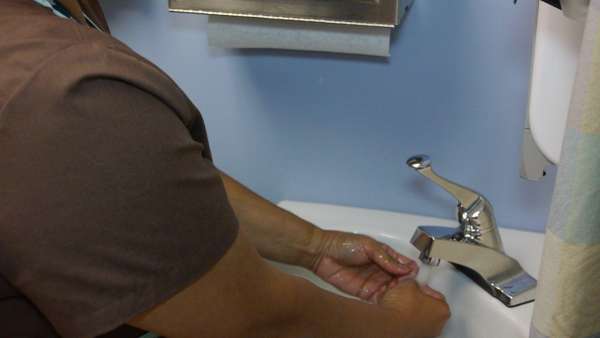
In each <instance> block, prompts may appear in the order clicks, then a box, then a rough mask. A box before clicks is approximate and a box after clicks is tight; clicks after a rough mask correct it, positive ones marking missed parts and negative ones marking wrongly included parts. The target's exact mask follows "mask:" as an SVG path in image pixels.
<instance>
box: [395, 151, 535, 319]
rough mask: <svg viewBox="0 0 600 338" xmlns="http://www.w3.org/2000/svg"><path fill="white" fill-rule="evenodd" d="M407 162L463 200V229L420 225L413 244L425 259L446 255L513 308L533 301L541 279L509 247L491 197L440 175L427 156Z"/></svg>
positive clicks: (436, 259)
mask: <svg viewBox="0 0 600 338" xmlns="http://www.w3.org/2000/svg"><path fill="white" fill-rule="evenodd" d="M406 164H408V166H409V167H411V168H413V169H414V170H416V171H417V172H418V173H419V174H421V175H423V176H425V177H427V178H428V179H430V180H431V181H433V182H434V183H436V184H437V185H439V186H440V187H441V188H443V189H444V190H446V191H447V192H448V193H450V194H451V195H452V196H454V197H455V198H456V199H457V200H458V206H457V216H458V223H459V225H458V227H457V228H448V227H439V226H419V227H418V228H417V229H416V230H415V233H414V234H413V237H412V239H411V244H412V245H414V246H415V247H416V248H417V249H418V250H419V251H420V255H419V259H420V260H421V261H422V262H423V263H425V264H428V265H434V266H437V265H439V264H440V261H441V260H444V261H447V262H449V263H451V264H452V265H454V266H455V267H456V268H457V269H458V270H459V271H461V272H463V273H464V274H465V275H467V276H468V277H469V278H471V279H472V280H473V281H474V282H476V283H477V284H478V285H479V286H481V287H482V288H483V289H484V290H485V291H487V292H488V293H489V294H490V295H492V296H493V297H495V298H497V299H499V300H500V301H501V302H502V303H504V304H505V305H506V306H508V307H514V306H517V305H521V304H525V303H529V302H532V301H533V300H534V298H535V288H536V286H537V281H536V280H535V278H533V277H532V276H531V275H529V274H528V273H527V272H526V271H525V270H524V269H523V268H522V267H521V265H520V264H519V262H518V261H517V260H515V259H514V258H512V257H510V256H508V255H507V254H506V253H505V252H504V247H503V245H502V238H501V237H500V232H499V231H498V226H497V225H496V219H495V217H494V210H493V208H492V204H491V203H490V202H489V200H488V199H487V198H485V197H484V196H483V195H481V194H479V193H477V192H475V191H473V190H471V189H469V188H466V187H464V186H462V185H460V184H457V183H454V182H452V181H449V180H447V179H445V178H443V177H441V176H439V175H438V174H436V173H435V172H434V171H433V168H432V167H431V159H430V158H429V156H427V155H417V156H413V157H411V158H410V159H408V161H407V162H406Z"/></svg>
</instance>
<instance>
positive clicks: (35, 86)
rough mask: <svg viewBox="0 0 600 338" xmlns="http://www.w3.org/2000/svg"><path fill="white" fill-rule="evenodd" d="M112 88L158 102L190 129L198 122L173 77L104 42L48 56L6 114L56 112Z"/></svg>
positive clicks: (114, 42) (71, 46)
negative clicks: (14, 111)
mask: <svg viewBox="0 0 600 338" xmlns="http://www.w3.org/2000/svg"><path fill="white" fill-rule="evenodd" d="M99 34H100V33H99ZM111 84H118V85H119V88H122V89H123V91H124V92H130V91H131V92H133V91H135V92H136V93H142V94H144V95H145V96H146V97H148V98H152V101H155V100H159V101H160V102H162V103H163V104H164V105H166V106H167V107H168V108H169V109H170V110H171V111H172V112H173V113H174V114H176V115H177V117H178V118H179V119H180V120H181V121H182V122H183V123H184V124H185V125H186V127H188V128H189V129H191V128H192V127H193V125H195V124H196V121H197V120H198V119H199V112H198V111H197V110H196V108H195V107H194V105H193V104H192V103H191V102H190V100H189V99H188V98H187V97H186V95H185V94H184V93H183V92H182V91H181V90H180V88H179V87H178V86H177V85H176V84H175V82H174V81H173V80H172V79H171V78H170V77H169V76H167V75H166V74H165V73H164V72H163V71H161V70H160V69H159V68H158V67H157V66H155V65H154V64H152V63H151V62H149V61H148V60H146V59H144V58H143V57H141V56H140V55H138V54H136V53H135V52H133V51H132V50H131V49H129V48H128V47H126V46H125V45H123V44H122V43H120V42H118V41H117V40H116V39H112V38H104V37H103V38H94V39H83V40H77V41H73V42H72V43H71V44H69V45H65V46H64V47H63V48H61V49H60V50H58V51H56V52H54V53H52V54H50V55H47V56H46V57H45V58H44V60H43V61H42V62H41V63H39V64H37V65H36V66H35V70H34V71H33V72H32V73H31V74H30V75H29V76H28V77H27V78H26V79H23V82H22V84H21V85H20V86H19V87H18V88H17V89H15V90H14V92H13V93H12V95H11V97H10V98H9V100H7V102H6V106H5V108H6V109H9V108H10V107H11V106H14V105H18V104H24V105H26V106H27V107H29V109H28V110H29V111H30V112H31V113H45V112H46V111H48V110H53V109H51V108H53V107H54V108H57V109H54V110H55V111H58V110H60V107H56V106H57V105H58V106H64V105H65V104H69V103H70V102H74V101H77V100H82V99H84V98H83V97H82V96H81V93H82V91H81V90H80V89H81V88H82V86H85V87H86V88H87V92H90V90H91V91H92V92H93V89H90V87H97V90H105V89H106V88H107V86H110V85H111ZM144 95H142V96H144ZM87 98H88V97H86V99H87ZM20 110H21V111H22V109H20ZM0 111H1V109H0Z"/></svg>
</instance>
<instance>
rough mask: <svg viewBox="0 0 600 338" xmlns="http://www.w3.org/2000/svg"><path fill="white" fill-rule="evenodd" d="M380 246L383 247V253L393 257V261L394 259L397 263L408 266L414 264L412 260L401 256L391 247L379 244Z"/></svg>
mask: <svg viewBox="0 0 600 338" xmlns="http://www.w3.org/2000/svg"><path fill="white" fill-rule="evenodd" d="M381 246H382V247H383V249H384V250H385V252H386V253H387V254H388V255H390V256H392V257H394V259H396V260H397V261H398V262H400V264H404V265H409V264H411V263H415V261H414V260H412V259H410V258H408V257H406V256H404V255H401V254H400V253H398V252H397V251H396V250H394V249H392V247H390V246H389V245H387V244H381Z"/></svg>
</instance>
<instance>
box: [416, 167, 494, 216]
mask: <svg viewBox="0 0 600 338" xmlns="http://www.w3.org/2000/svg"><path fill="white" fill-rule="evenodd" d="M406 164H407V165H408V166H409V167H411V168H413V169H414V170H416V171H417V172H418V173H419V174H421V175H423V176H425V177H427V178H428V179H430V180H431V181H433V182H434V183H436V184H437V185H439V186H440V187H442V188H443V189H444V190H446V191H447V192H449V193H450V194H451V195H452V196H454V197H455V198H456V199H457V200H458V202H459V203H460V204H461V205H462V206H463V207H465V208H468V207H469V206H471V205H472V204H473V203H475V202H477V201H478V200H479V199H480V198H483V196H481V195H480V194H478V193H477V192H475V191H473V190H471V189H469V188H467V187H464V186H462V185H460V184H458V183H454V182H452V181H449V180H447V179H445V178H443V177H441V176H439V175H438V174H436V173H435V171H433V168H432V167H431V159H430V158H429V156H427V155H416V156H413V157H411V158H409V159H408V161H406Z"/></svg>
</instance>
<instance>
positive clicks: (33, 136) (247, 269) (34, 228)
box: [0, 0, 450, 338]
mask: <svg viewBox="0 0 600 338" xmlns="http://www.w3.org/2000/svg"><path fill="white" fill-rule="evenodd" d="M0 31H1V32H2V36H1V38H0V74H2V75H1V77H0V158H2V162H1V163H2V164H1V165H0V200H1V201H2V203H0V275H1V277H2V278H1V279H0V321H1V325H0V336H1V337H44V338H47V337H65V338H80V337H94V336H99V335H103V334H106V333H108V332H110V331H111V330H114V329H117V328H119V327H120V326H121V325H123V324H129V326H130V328H131V327H133V328H139V329H143V330H147V331H152V332H156V333H158V334H161V335H163V336H165V337H169V338H180V337H183V338H186V337H190V338H191V337H211V338H213V337H226V338H234V337H243V338H252V337H259V338H265V337H279V338H284V337H328V338H336V337H339V338H351V337H360V338H364V337H369V338H378V337H382V338H383V337H385V338H390V337H434V336H437V335H439V334H440V332H441V330H442V328H443V326H444V324H445V322H446V320H447V319H448V318H449V315H450V314H449V308H448V305H447V304H446V302H445V300H444V297H443V295H441V294H440V293H438V292H436V291H434V290H433V289H431V288H429V287H427V286H420V285H418V284H417V283H416V282H415V281H414V277H415V275H416V273H417V269H418V268H417V265H416V263H415V262H414V261H412V260H410V259H409V258H407V257H405V256H402V255H400V254H398V253H397V252H396V251H394V250H393V249H392V248H390V247H389V246H386V245H385V244H382V243H380V242H378V241H376V240H374V239H372V238H369V237H367V236H362V235H356V234H350V233H343V232H335V231H326V230H323V229H320V228H318V227H316V226H315V225H313V224H311V223H309V222H307V221H305V220H303V219H301V218H299V217H297V216H295V215H293V214H291V213H289V212H286V211H284V210H282V209H280V208H278V207H277V206H275V205H274V204H271V203H270V202H268V201H267V200H265V199H263V198H261V197H260V196H258V195H257V194H255V193H253V192H252V191H251V190H249V189H248V188H246V187H245V186H243V185H242V184H240V183H239V182H237V181H236V180H235V179H233V178H231V177H229V176H228V175H226V174H225V173H223V172H222V171H220V170H219V169H218V168H217V167H216V166H215V165H214V164H213V162H212V155H211V151H210V147H209V143H208V139H207V134H206V131H205V128H204V124H203V121H202V118H201V115H200V113H199V112H198V110H197V109H196V108H195V107H194V105H193V104H192V103H191V102H190V100H189V99H188V98H186V96H185V95H184V94H183V93H182V91H181V90H180V89H179V88H178V87H177V86H176V85H175V84H174V82H173V81H172V80H171V79H170V78H169V77H168V76H167V75H166V74H164V73H163V72H162V71H161V70H159V69H158V68H157V67H156V66H154V65H153V64H151V63H150V62H149V61H147V60H146V59H144V58H142V57H141V56H139V55H137V54H136V53H135V52H133V51H132V50H131V49H129V48H128V47H127V46H125V45H124V44H123V43H121V42H119V41H117V40H116V39H114V38H112V37H111V36H110V35H109V28H108V25H107V24H106V20H105V18H104V16H103V14H102V11H101V8H100V6H99V4H98V3H96V2H95V1H91V0H85V1H84V0H60V1H50V0H3V1H2V4H1V5H0ZM267 259H268V260H273V261H279V262H283V263H288V264H294V265H298V266H301V267H304V268H307V269H310V270H311V271H313V272H314V273H316V274H317V275H318V276H319V277H321V278H322V279H323V280H325V281H327V282H329V283H331V284H332V285H334V286H335V287H337V288H338V289H340V290H342V291H344V292H346V293H347V294H349V295H351V296H355V297H356V298H358V299H359V300H357V299H352V298H346V297H341V296H337V295H335V294H332V293H328V292H326V291H324V290H322V289H320V288H317V287H316V286H314V285H313V284H311V283H309V282H307V281H305V280H303V279H300V278H297V277H293V276H291V275H287V274H285V273H283V272H281V271H280V270H278V269H276V268H275V267H273V266H272V265H271V264H269V263H268V262H267ZM122 332H123V331H122ZM120 337H123V336H120Z"/></svg>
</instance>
